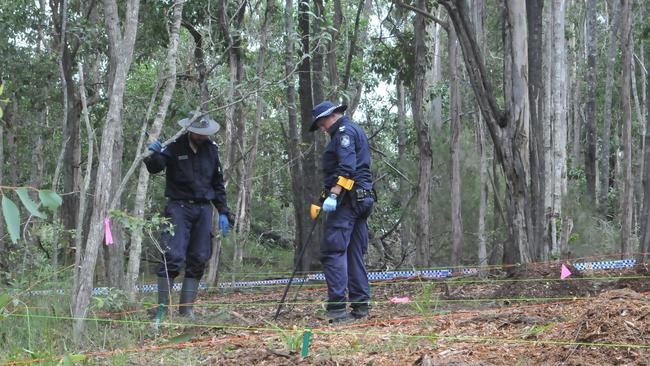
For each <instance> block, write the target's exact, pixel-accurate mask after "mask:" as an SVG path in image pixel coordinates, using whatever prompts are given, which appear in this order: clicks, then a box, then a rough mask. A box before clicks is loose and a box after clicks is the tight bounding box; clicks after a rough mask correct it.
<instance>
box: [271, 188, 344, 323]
mask: <svg viewBox="0 0 650 366" xmlns="http://www.w3.org/2000/svg"><path fill="white" fill-rule="evenodd" d="M336 184H337V185H339V186H341V187H343V188H344V189H343V191H342V192H341V196H340V197H339V199H338V201H339V203H340V202H343V199H344V198H345V193H346V192H347V191H349V190H351V189H352V186H353V185H354V181H353V180H352V179H349V178H345V177H341V176H339V178H338V181H337V182H336ZM327 193H329V192H326V193H323V194H321V197H320V198H321V201H320V203H321V204H322V203H323V201H324V200H325V197H326V194H327ZM322 211H323V209H322V208H321V207H319V206H317V205H314V204H312V205H311V212H310V213H311V218H312V219H313V220H314V224H313V225H312V226H311V230H310V231H309V235H307V240H305V242H304V243H303V245H302V248H301V249H300V253H299V254H298V260H297V261H296V265H295V266H294V267H293V272H292V273H291V277H290V278H289V282H288V283H287V287H285V288H284V293H283V294H282V300H280V303H279V304H278V310H276V311H275V316H274V317H273V320H274V321H275V320H278V316H279V315H280V310H282V305H284V300H286V298H287V293H288V292H289V287H291V283H292V282H293V278H294V277H295V276H296V272H298V266H300V262H301V261H302V257H303V256H304V255H305V249H306V248H307V245H309V242H310V241H311V235H312V234H313V233H314V229H315V228H316V224H318V218H319V217H320V214H321V212H322Z"/></svg>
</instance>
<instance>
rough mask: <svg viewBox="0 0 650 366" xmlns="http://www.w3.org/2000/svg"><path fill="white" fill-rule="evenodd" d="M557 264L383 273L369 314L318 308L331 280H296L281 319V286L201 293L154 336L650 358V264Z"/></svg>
mask: <svg viewBox="0 0 650 366" xmlns="http://www.w3.org/2000/svg"><path fill="white" fill-rule="evenodd" d="M559 272H560V270H559V265H557V264H554V265H543V266H534V267H527V268H518V269H516V270H515V271H513V272H512V273H511V274H510V276H506V275H505V274H504V273H491V274H489V275H488V276H486V277H484V278H482V277H478V276H476V275H475V276H467V277H456V278H450V279H444V280H425V279H417V278H415V279H400V280H393V281H387V282H379V283H373V284H372V297H373V303H372V309H371V315H370V317H368V318H366V319H362V320H357V321H354V322H350V323H345V324H339V325H331V324H328V323H327V321H326V320H324V319H322V318H321V317H320V316H319V315H318V314H319V312H322V301H323V300H324V299H325V298H326V290H325V287H324V285H317V286H313V285H312V286H307V285H305V286H304V287H302V288H300V289H299V291H297V292H296V290H298V285H294V286H292V291H291V292H290V294H289V296H288V297H287V298H288V299H289V301H291V302H292V303H293V304H290V305H288V306H285V307H284V311H283V313H282V314H281V315H280V317H279V319H278V321H277V322H276V321H273V320H272V319H273V315H274V314H275V311H276V308H277V301H278V300H279V299H280V297H281V295H282V290H283V288H282V287H277V288H273V289H257V290H254V289H251V290H248V289H247V290H241V291H239V292H235V293H230V294H223V293H219V294H217V293H207V294H206V293H202V294H201V298H200V303H199V304H198V305H197V310H196V311H197V313H198V315H199V316H198V318H197V319H196V320H195V321H194V325H187V324H184V325H174V321H178V320H179V318H178V317H174V316H173V315H172V316H171V317H170V318H168V319H167V320H166V321H167V322H168V323H166V324H163V326H162V327H161V333H160V334H159V335H158V336H157V337H156V338H155V339H152V340H151V344H158V345H165V344H170V343H173V342H176V345H175V346H174V349H179V348H180V349H182V348H192V349H194V354H197V355H198V356H197V358H196V359H195V362H194V363H193V364H199V365H423V366H424V365H448V366H451V365H648V364H650V295H649V294H648V291H650V275H649V273H648V269H647V268H645V267H644V268H634V269H626V270H608V271H592V272H582V273H578V272H577V271H573V272H574V275H573V276H571V277H570V278H569V279H566V280H560V279H559ZM296 294H297V295H296ZM396 297H402V298H403V297H408V298H409V301H410V302H409V303H399V304H396V303H393V302H391V299H394V298H396ZM170 323H171V325H170ZM305 330H309V331H311V333H312V336H311V342H310V345H309V355H308V356H307V357H306V358H302V357H301V355H300V345H301V344H302V339H303V333H304V332H305ZM179 334H180V335H181V336H180V337H179ZM179 339H181V340H183V342H185V343H180V342H179V341H178V340H179ZM137 358H138V359H140V360H141V361H142V364H149V362H151V360H150V359H149V360H148V359H147V356H146V354H141V355H139V356H138V357H137ZM131 360H132V361H135V362H136V363H139V361H136V360H133V359H131ZM157 363H158V364H160V362H157ZM163 363H164V362H163Z"/></svg>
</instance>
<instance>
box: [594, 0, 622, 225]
mask: <svg viewBox="0 0 650 366" xmlns="http://www.w3.org/2000/svg"><path fill="white" fill-rule="evenodd" d="M608 3H609V4H610V13H609V17H608V18H607V19H608V37H607V56H606V59H605V97H604V98H605V99H604V100H603V129H602V135H601V139H600V140H601V144H602V146H601V158H600V159H599V162H600V175H599V181H600V190H599V195H598V198H599V199H598V201H599V205H600V212H601V213H602V214H606V213H607V211H608V208H609V192H610V180H611V173H610V156H611V141H610V140H611V133H612V99H613V91H614V69H615V65H616V54H617V52H618V47H617V41H618V39H617V36H616V35H617V34H618V32H619V24H620V15H619V8H620V6H619V1H617V0H614V1H609V2H608Z"/></svg>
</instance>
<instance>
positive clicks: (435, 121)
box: [430, 4, 478, 138]
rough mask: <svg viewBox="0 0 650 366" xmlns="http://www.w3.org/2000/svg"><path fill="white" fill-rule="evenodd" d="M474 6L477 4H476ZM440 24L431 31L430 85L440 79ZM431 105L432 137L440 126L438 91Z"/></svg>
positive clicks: (440, 10)
mask: <svg viewBox="0 0 650 366" xmlns="http://www.w3.org/2000/svg"><path fill="white" fill-rule="evenodd" d="M475 6H478V4H476V5H475ZM441 13H442V8H438V17H440V14H441ZM441 29H442V26H441V25H440V24H438V23H435V28H434V31H433V40H432V43H433V45H434V47H433V55H432V59H431V62H432V66H431V77H432V78H433V79H432V80H431V85H432V86H434V87H435V86H436V85H438V83H439V82H440V81H441V80H442V50H443V47H442V38H441V37H440V33H441V32H440V31H441ZM430 106H431V121H432V124H431V127H433V130H432V131H431V132H432V137H433V138H435V137H436V136H438V132H439V131H440V129H441V128H442V96H441V95H440V94H439V93H436V95H435V98H433V100H432V101H431V103H430Z"/></svg>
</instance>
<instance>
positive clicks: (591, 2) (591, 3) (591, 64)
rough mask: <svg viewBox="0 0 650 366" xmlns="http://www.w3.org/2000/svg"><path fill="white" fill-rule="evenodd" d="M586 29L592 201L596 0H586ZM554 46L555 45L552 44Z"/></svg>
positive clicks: (592, 192) (587, 157)
mask: <svg viewBox="0 0 650 366" xmlns="http://www.w3.org/2000/svg"><path fill="white" fill-rule="evenodd" d="M586 11H587V30H586V31H585V38H587V39H586V45H587V50H586V53H587V71H586V76H587V101H586V105H585V109H586V113H585V114H586V116H585V119H586V125H585V127H586V135H587V144H586V146H585V176H586V178H587V197H589V199H590V200H591V201H592V202H595V199H596V161H597V159H596V54H597V51H598V50H597V48H596V35H597V33H596V0H587V2H586ZM554 47H555V45H554Z"/></svg>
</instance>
